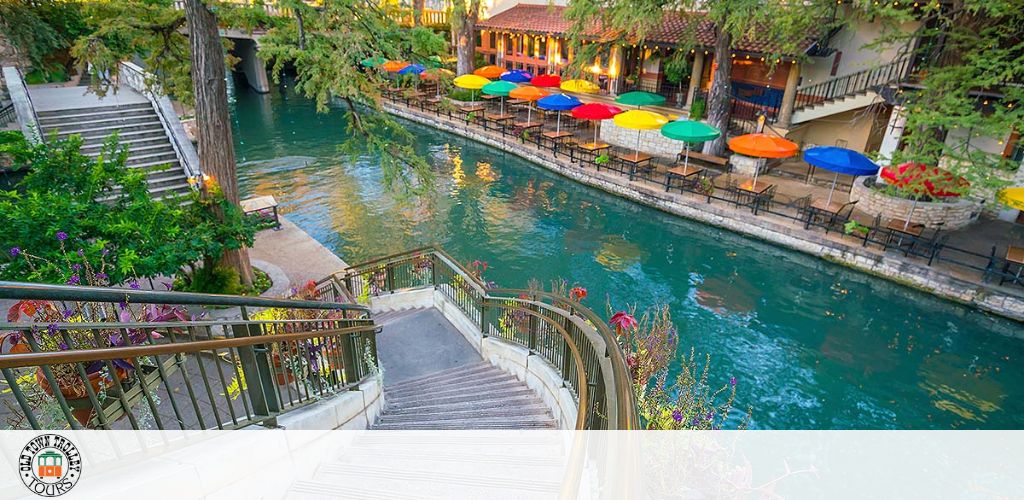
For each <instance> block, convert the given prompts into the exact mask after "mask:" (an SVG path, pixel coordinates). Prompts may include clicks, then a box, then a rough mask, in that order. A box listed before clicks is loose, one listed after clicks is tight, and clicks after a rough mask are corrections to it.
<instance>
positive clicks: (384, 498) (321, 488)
mask: <svg viewBox="0 0 1024 500" xmlns="http://www.w3.org/2000/svg"><path fill="white" fill-rule="evenodd" d="M364 485H365V486H364ZM284 498H285V499H286V500H313V499H317V500H323V499H325V498H344V499H346V500H406V499H408V500H425V499H436V498H437V497H430V496H422V495H415V494H412V493H409V492H403V493H395V492H392V491H389V490H388V489H386V488H380V487H379V485H374V484H366V483H349V484H334V483H330V482H324V481H306V480H300V481H295V482H294V483H292V485H291V488H289V489H288V491H287V492H286V494H285V496H284Z"/></svg>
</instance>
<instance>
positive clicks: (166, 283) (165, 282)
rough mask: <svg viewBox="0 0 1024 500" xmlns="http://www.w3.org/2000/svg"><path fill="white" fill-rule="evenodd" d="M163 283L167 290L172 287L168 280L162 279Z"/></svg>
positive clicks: (172, 284)
mask: <svg viewBox="0 0 1024 500" xmlns="http://www.w3.org/2000/svg"><path fill="white" fill-rule="evenodd" d="M163 285H164V286H165V287H166V288H167V291H168V292H169V291H171V290H172V289H174V283H171V282H170V281H164V282H163Z"/></svg>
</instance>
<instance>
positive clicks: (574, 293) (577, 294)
mask: <svg viewBox="0 0 1024 500" xmlns="http://www.w3.org/2000/svg"><path fill="white" fill-rule="evenodd" d="M569 298H570V299H572V300H575V301H576V302H579V301H581V300H583V299H585V298H587V289H586V288H583V287H581V286H576V287H573V288H572V290H569Z"/></svg>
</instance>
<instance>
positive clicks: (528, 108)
mask: <svg viewBox="0 0 1024 500" xmlns="http://www.w3.org/2000/svg"><path fill="white" fill-rule="evenodd" d="M532 114H533V103H532V102H531V103H530V104H529V105H527V106H526V123H530V116H532Z"/></svg>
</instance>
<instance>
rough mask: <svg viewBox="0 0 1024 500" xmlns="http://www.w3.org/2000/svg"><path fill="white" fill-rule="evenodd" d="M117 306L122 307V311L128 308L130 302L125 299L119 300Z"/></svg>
mask: <svg viewBox="0 0 1024 500" xmlns="http://www.w3.org/2000/svg"><path fill="white" fill-rule="evenodd" d="M117 306H118V307H120V308H121V310H122V311H123V310H125V309H128V303H127V302H125V301H123V300H122V301H121V302H118V304H117Z"/></svg>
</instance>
